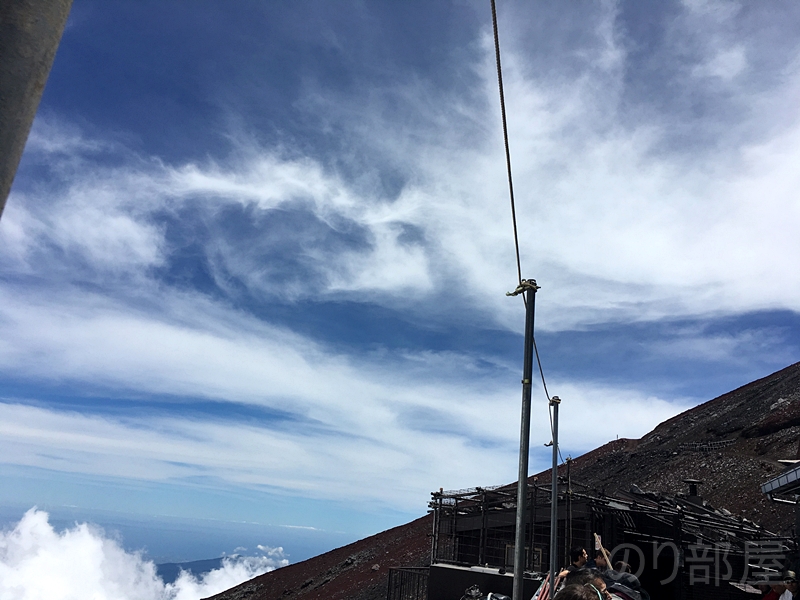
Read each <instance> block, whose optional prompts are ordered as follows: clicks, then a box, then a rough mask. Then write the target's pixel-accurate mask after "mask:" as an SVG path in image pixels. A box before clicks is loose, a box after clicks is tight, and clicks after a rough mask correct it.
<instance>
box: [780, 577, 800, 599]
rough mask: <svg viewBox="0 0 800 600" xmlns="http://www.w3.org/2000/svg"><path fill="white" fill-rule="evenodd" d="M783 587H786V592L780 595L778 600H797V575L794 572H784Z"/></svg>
mask: <svg viewBox="0 0 800 600" xmlns="http://www.w3.org/2000/svg"><path fill="white" fill-rule="evenodd" d="M783 585H785V586H786V591H785V592H783V593H782V594H781V597H780V600H798V594H797V575H796V574H795V572H794V571H786V574H785V575H784V576H783Z"/></svg>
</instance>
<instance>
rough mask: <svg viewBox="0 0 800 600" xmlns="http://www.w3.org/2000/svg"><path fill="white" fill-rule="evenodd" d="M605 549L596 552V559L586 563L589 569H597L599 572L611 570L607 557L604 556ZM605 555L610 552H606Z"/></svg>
mask: <svg viewBox="0 0 800 600" xmlns="http://www.w3.org/2000/svg"><path fill="white" fill-rule="evenodd" d="M604 550H605V548H602V549H600V550H595V552H594V558H592V559H590V560H588V561H586V564H585V565H584V566H585V567H586V568H587V569H597V570H598V571H605V570H606V569H608V568H609V565H608V563H607V562H606V557H605V555H604V554H603V551H604ZM605 553H606V554H608V550H605Z"/></svg>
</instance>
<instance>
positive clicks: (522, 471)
mask: <svg viewBox="0 0 800 600" xmlns="http://www.w3.org/2000/svg"><path fill="white" fill-rule="evenodd" d="M538 289H539V286H537V285H536V281H535V280H534V279H526V280H523V281H521V282H520V285H519V287H518V288H517V290H516V291H515V294H516V293H520V292H523V293H524V294H525V296H526V300H527V302H526V306H525V352H524V355H523V365H522V418H521V420H520V421H521V423H520V434H519V478H518V479H517V519H516V523H515V525H516V528H515V538H514V591H513V592H512V598H513V600H523V587H522V575H523V572H524V570H525V500H526V497H527V495H528V453H529V449H530V439H531V380H532V378H533V317H534V308H535V305H536V290H538Z"/></svg>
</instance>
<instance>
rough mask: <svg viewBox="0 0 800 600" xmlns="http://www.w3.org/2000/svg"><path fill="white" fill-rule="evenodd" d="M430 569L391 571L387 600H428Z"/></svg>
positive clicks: (396, 569) (393, 569)
mask: <svg viewBox="0 0 800 600" xmlns="http://www.w3.org/2000/svg"><path fill="white" fill-rule="evenodd" d="M429 573H430V569H429V568H428V567H395V568H390V569H389V585H388V588H387V590H386V600H428V574H429Z"/></svg>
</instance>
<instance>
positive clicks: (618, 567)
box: [614, 560, 631, 573]
mask: <svg viewBox="0 0 800 600" xmlns="http://www.w3.org/2000/svg"><path fill="white" fill-rule="evenodd" d="M614 570H615V571H619V572H620V573H630V572H631V566H630V565H629V564H628V563H626V562H624V561H621V560H618V561H617V562H615V563H614Z"/></svg>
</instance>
